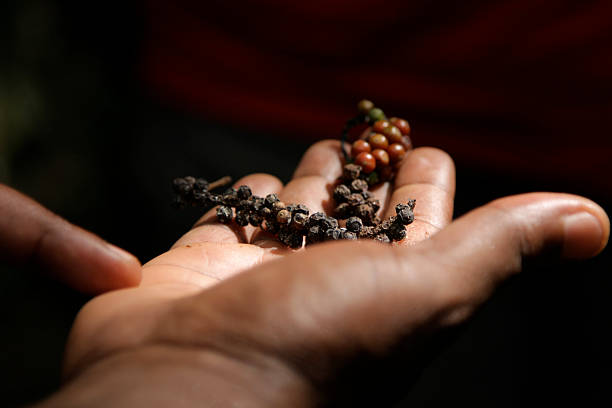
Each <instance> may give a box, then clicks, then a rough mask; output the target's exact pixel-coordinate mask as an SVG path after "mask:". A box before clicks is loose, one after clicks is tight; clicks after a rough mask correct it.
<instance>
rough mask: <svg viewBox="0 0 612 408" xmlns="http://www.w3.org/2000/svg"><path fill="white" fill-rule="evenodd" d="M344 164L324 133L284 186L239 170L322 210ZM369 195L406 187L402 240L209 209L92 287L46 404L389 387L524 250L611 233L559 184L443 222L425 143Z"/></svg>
mask: <svg viewBox="0 0 612 408" xmlns="http://www.w3.org/2000/svg"><path fill="white" fill-rule="evenodd" d="M339 174H340V160H339V149H338V145H337V143H336V142H321V143H319V144H316V145H315V146H313V147H312V148H311V149H310V150H309V151H308V152H307V153H306V155H305V157H304V159H303V160H302V162H301V163H300V165H299V166H298V168H297V170H296V173H295V176H294V179H293V180H292V181H291V182H290V183H288V184H287V185H286V186H284V187H283V186H282V185H281V184H280V182H279V181H278V180H277V179H276V178H274V177H272V176H267V175H252V176H247V177H246V178H245V179H243V180H241V181H239V182H238V183H237V184H249V185H250V186H251V188H252V189H253V192H254V194H257V195H260V196H263V195H265V194H268V193H271V192H276V193H278V194H279V196H280V197H281V199H282V200H283V201H285V202H287V203H289V202H296V203H304V204H306V205H307V206H308V207H309V208H310V210H311V211H312V212H314V211H321V210H324V211H327V212H329V211H330V209H331V198H330V191H331V188H332V186H333V183H334V181H335V179H336V178H337V177H338V175H339ZM376 193H377V194H378V195H379V197H380V198H381V203H386V205H384V206H383V209H382V211H383V214H384V213H385V212H386V211H389V209H391V211H392V209H393V207H394V205H395V204H396V203H397V202H405V201H407V200H408V199H410V198H413V199H416V201H417V205H416V208H415V223H414V224H412V225H410V226H408V237H407V238H406V239H405V240H404V241H403V242H401V243H400V244H397V245H394V246H388V245H381V244H377V243H373V242H334V243H324V244H320V245H315V246H313V247H312V248H310V247H309V248H307V249H306V250H301V251H297V252H295V251H291V250H287V249H284V248H281V247H280V244H277V243H276V242H275V241H274V240H272V239H271V237H270V236H267V235H266V234H265V233H261V232H259V231H257V230H255V229H252V228H250V227H247V228H245V229H242V228H234V227H228V226H224V225H221V224H217V223H215V222H213V221H212V219H213V216H212V214H210V213H209V214H207V215H205V216H204V217H203V219H202V220H201V221H200V222H198V224H197V225H196V227H195V228H194V229H192V230H191V231H190V232H188V233H187V234H186V235H185V236H183V237H182V238H181V239H180V240H179V241H178V242H177V243H176V244H175V245H174V246H173V247H172V249H171V250H170V251H168V252H166V253H165V254H162V255H160V256H159V257H157V258H155V259H154V260H152V261H151V262H149V263H148V264H146V265H145V266H144V267H143V280H142V283H141V286H140V287H138V288H132V289H125V290H120V291H115V292H111V293H108V294H105V295H102V296H99V297H97V298H95V299H94V300H93V301H91V302H90V303H89V304H88V305H87V306H86V307H85V308H84V309H83V310H82V311H81V313H80V315H79V317H78V318H77V321H76V322H75V326H74V328H73V332H72V334H71V339H70V341H69V344H68V348H67V358H66V366H65V372H66V376H67V378H69V379H70V381H69V382H68V384H67V385H66V386H65V388H64V389H63V390H62V391H60V392H59V393H58V394H56V395H55V396H53V397H52V398H51V399H50V400H49V401H47V404H49V405H51V406H52V405H53V404H57V405H58V406H69V405H70V404H73V405H75V406H82V405H96V404H99V405H102V406H111V405H112V406H134V405H137V404H142V405H144V404H147V405H148V406H175V405H179V404H183V405H184V406H191V405H194V406H200V405H210V406H217V405H218V406H226V405H227V406H229V405H231V404H235V405H236V406H243V405H244V406H283V407H285V406H291V407H294V406H295V407H299V406H315V405H325V404H335V405H334V406H338V405H341V404H346V405H349V404H351V403H353V404H354V403H355V401H359V402H362V403H363V402H364V401H367V400H368V398H372V399H374V400H381V398H382V399H384V398H383V396H385V397H388V398H389V399H391V400H392V399H393V398H395V397H396V396H397V394H396V392H397V391H398V388H397V386H398V385H399V384H400V383H401V385H402V386H404V387H405V386H406V384H407V383H408V384H409V381H410V378H411V377H410V376H409V375H408V376H407V377H406V378H401V379H398V378H397V376H394V374H396V373H397V371H396V370H393V369H390V368H393V367H396V365H397V364H401V365H402V366H403V367H405V368H406V372H408V373H412V372H418V371H419V370H420V369H421V368H422V367H423V364H426V363H427V360H428V359H429V358H430V357H431V356H432V355H433V354H432V353H435V352H436V351H437V345H438V340H439V339H440V338H441V337H440V336H441V334H442V333H443V332H444V331H445V330H443V329H447V328H449V327H453V326H456V325H458V324H461V323H462V322H464V321H465V320H466V319H468V318H469V317H470V316H471V315H472V313H473V312H474V311H475V310H476V309H477V308H478V307H479V306H480V305H481V304H482V303H483V302H484V301H486V299H487V298H489V297H490V296H491V295H492V294H493V292H494V290H495V288H496V286H497V285H499V284H500V283H501V282H502V281H503V280H505V279H507V278H508V277H509V276H511V275H513V274H515V273H517V272H519V271H520V269H521V261H522V259H523V257H526V256H535V255H538V254H540V253H541V252H542V251H544V250H547V252H550V250H551V249H555V250H557V252H558V253H560V254H561V255H562V256H565V257H572V258H586V257H589V256H593V255H595V254H596V253H598V252H599V251H601V249H602V248H603V247H604V246H605V243H606V242H607V238H608V235H609V221H608V218H607V216H606V215H605V213H604V212H603V210H602V209H601V208H600V207H598V206H597V205H596V204H594V203H593V202H591V201H589V200H586V199H584V198H581V197H576V196H571V195H566V194H550V193H536V194H527V195H520V196H513V197H508V198H504V199H501V200H497V201H494V202H492V203H490V204H488V205H486V206H484V207H482V208H479V209H477V210H474V211H472V212H471V213H469V214H468V215H466V216H464V217H462V218H460V219H458V220H456V221H455V222H453V223H452V224H450V225H449V223H450V221H451V217H452V206H453V204H452V203H453V194H454V168H453V164H452V161H451V160H450V159H449V158H448V156H447V155H446V154H444V153H442V152H440V151H438V150H435V149H428V148H422V149H416V150H414V151H413V152H412V153H410V155H409V156H408V157H407V159H406V161H405V163H404V165H403V166H402V169H401V170H400V172H399V174H398V176H397V178H396V180H395V184H394V185H392V186H390V185H384V186H382V187H380V188H379V190H378V191H377V192H376ZM386 215H389V214H386ZM239 272H243V273H239ZM230 276H233V277H232V278H231V279H227V280H225V278H228V277H230ZM223 280H224V281H223ZM221 281H223V282H221ZM203 289H204V290H203ZM400 380H401V381H400Z"/></svg>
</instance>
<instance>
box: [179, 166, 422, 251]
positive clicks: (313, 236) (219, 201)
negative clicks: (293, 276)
mask: <svg viewBox="0 0 612 408" xmlns="http://www.w3.org/2000/svg"><path fill="white" fill-rule="evenodd" d="M361 176H362V174H361V167H360V166H357V165H355V164H348V165H346V166H345V167H344V175H343V178H342V183H341V184H339V185H338V186H337V187H336V188H335V189H334V199H335V200H336V202H337V203H338V206H337V207H336V210H335V211H336V215H337V216H338V219H340V220H346V222H345V226H344V227H342V226H340V223H339V222H338V219H336V218H334V217H330V216H327V215H325V214H323V213H321V212H316V213H314V214H310V210H309V209H308V207H306V206H305V205H303V204H285V203H284V202H282V201H281V200H280V199H279V198H278V196H277V195H276V194H268V195H267V196H266V197H258V196H256V195H254V194H253V193H252V192H251V189H250V188H249V187H248V186H240V187H239V188H237V189H236V188H233V187H231V188H229V189H227V190H226V191H225V192H224V193H223V194H215V193H212V192H211V191H210V190H209V186H210V185H209V183H208V182H206V181H205V180H203V179H196V178H195V177H191V176H188V177H184V178H177V179H175V180H174V182H173V186H174V191H175V193H176V194H177V196H176V199H175V205H176V206H178V207H184V206H199V207H213V206H217V205H218V206H219V207H218V208H217V219H218V220H219V221H220V222H222V223H224V224H228V223H230V222H232V220H233V221H234V222H236V224H238V225H239V226H242V227H244V226H246V225H249V224H250V225H252V226H254V227H261V228H262V229H263V230H264V231H268V232H270V233H272V234H275V235H276V236H277V237H278V240H279V241H280V242H282V243H283V244H285V245H287V246H289V247H291V248H300V247H302V244H303V242H304V238H306V245H309V244H313V243H316V242H323V241H335V240H339V239H349V240H353V239H357V238H369V239H374V240H377V241H379V242H387V243H388V242H391V241H399V240H402V239H403V238H404V237H405V236H406V229H405V226H406V225H408V224H410V223H412V221H414V214H413V209H414V205H415V202H414V200H410V201H409V202H408V203H407V204H398V205H397V206H396V207H395V211H396V215H395V216H392V217H390V218H388V219H386V220H384V221H382V222H381V221H380V219H379V218H378V217H377V215H376V212H377V211H378V209H379V208H380V204H379V202H378V200H377V199H375V198H373V196H372V195H371V193H370V192H369V191H368V183H367V182H366V181H365V180H364V179H363V178H360V177H361Z"/></svg>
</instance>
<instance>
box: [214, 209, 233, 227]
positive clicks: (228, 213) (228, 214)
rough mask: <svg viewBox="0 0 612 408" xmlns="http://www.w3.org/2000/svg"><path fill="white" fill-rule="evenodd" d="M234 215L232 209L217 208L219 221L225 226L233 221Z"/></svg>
mask: <svg viewBox="0 0 612 408" xmlns="http://www.w3.org/2000/svg"><path fill="white" fill-rule="evenodd" d="M232 217H233V213H232V209H231V207H227V206H224V205H222V206H220V207H219V208H217V219H218V220H219V221H220V222H222V223H223V224H227V223H229V222H230V221H231V220H232Z"/></svg>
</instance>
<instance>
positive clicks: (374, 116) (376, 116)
mask: <svg viewBox="0 0 612 408" xmlns="http://www.w3.org/2000/svg"><path fill="white" fill-rule="evenodd" d="M368 116H369V117H370V123H372V124H373V123H375V122H376V121H379V120H383V119H386V118H387V117H386V116H385V113H384V112H383V111H382V109H380V108H374V109H371V110H370V112H368Z"/></svg>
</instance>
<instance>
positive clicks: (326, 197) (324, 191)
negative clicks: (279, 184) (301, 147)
mask: <svg viewBox="0 0 612 408" xmlns="http://www.w3.org/2000/svg"><path fill="white" fill-rule="evenodd" d="M341 174H342V153H341V152H340V141H338V140H323V141H321V142H317V143H315V144H314V145H312V146H311V147H310V148H309V149H308V150H307V151H306V153H305V154H304V156H303V157H302V160H301V161H300V164H298V166H297V168H296V170H295V173H294V174H293V179H292V180H291V181H290V182H289V183H288V184H287V185H286V186H285V188H284V189H283V190H282V191H281V193H280V199H281V200H282V201H284V202H285V203H286V204H290V203H296V204H298V203H301V204H304V205H306V206H307V207H308V208H309V209H310V212H311V213H315V212H319V211H321V212H326V213H328V214H330V213H331V211H332V210H333V209H334V203H333V202H332V201H333V200H332V198H331V193H332V190H333V186H334V183H335V182H336V180H337V179H338V177H340V175H341Z"/></svg>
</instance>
